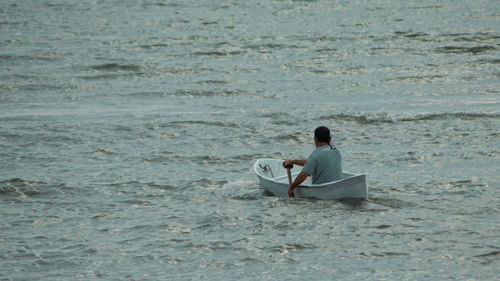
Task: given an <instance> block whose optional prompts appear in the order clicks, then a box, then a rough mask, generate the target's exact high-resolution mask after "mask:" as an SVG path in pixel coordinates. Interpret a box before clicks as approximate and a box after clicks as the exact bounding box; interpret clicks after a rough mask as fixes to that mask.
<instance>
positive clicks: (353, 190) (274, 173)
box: [253, 159, 368, 200]
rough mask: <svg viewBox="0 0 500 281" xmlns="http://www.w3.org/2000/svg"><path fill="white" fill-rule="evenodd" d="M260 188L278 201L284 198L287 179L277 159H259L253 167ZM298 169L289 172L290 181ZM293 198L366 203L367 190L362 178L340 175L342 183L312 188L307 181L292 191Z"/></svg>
mask: <svg viewBox="0 0 500 281" xmlns="http://www.w3.org/2000/svg"><path fill="white" fill-rule="evenodd" d="M253 169H254V171H255V174H256V175H257V177H258V178H259V181H260V185H261V186H262V187H263V188H264V189H265V190H266V191H268V192H270V193H272V194H274V195H275V196H278V197H288V176H287V171H286V169H285V168H283V160H281V159H259V160H257V161H256V162H255V164H254V165H253ZM301 170H302V167H300V166H297V165H295V166H294V167H293V168H292V169H291V174H292V181H293V180H294V179H295V177H296V176H297V175H298V174H299V173H300V171H301ZM294 195H295V198H314V199H322V200H339V199H351V198H352V199H355V198H356V199H366V198H368V186H367V185H366V174H351V173H343V176H342V179H340V180H337V181H332V182H328V183H322V184H312V183H311V177H307V179H306V180H305V181H304V182H303V183H302V184H301V185H299V186H298V187H296V188H295V189H294Z"/></svg>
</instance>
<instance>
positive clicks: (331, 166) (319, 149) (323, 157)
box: [283, 126, 342, 197]
mask: <svg viewBox="0 0 500 281" xmlns="http://www.w3.org/2000/svg"><path fill="white" fill-rule="evenodd" d="M331 141H332V137H331V136H330V130H329V129H328V128H327V127H324V126H320V127H318V128H316V130H314V144H315V145H316V149H315V150H314V151H313V152H312V153H311V155H309V157H308V158H307V160H285V161H283V167H285V168H287V167H289V166H293V165H299V166H303V167H304V168H302V171H301V172H300V173H299V175H298V176H297V177H296V178H295V180H294V181H293V183H292V184H291V185H290V187H289V188H288V196H290V197H294V193H293V190H294V189H295V188H296V187H297V186H299V185H300V184H301V183H302V182H304V180H305V179H306V178H307V177H309V176H311V177H312V183H313V184H321V183H326V182H331V181H335V180H338V179H341V178H342V156H341V155H340V152H339V151H338V149H337V148H336V147H335V146H334V145H331V144H330V143H331Z"/></svg>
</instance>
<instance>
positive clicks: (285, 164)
mask: <svg viewBox="0 0 500 281" xmlns="http://www.w3.org/2000/svg"><path fill="white" fill-rule="evenodd" d="M289 166H292V167H293V160H285V161H283V168H285V169H286V168H288V167H289Z"/></svg>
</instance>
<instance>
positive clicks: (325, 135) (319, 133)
mask: <svg viewBox="0 0 500 281" xmlns="http://www.w3.org/2000/svg"><path fill="white" fill-rule="evenodd" d="M314 140H315V141H317V143H316V145H317V144H318V143H330V141H331V140H332V137H331V136H330V129H328V128H327V127H325V126H320V127H318V128H316V130H314Z"/></svg>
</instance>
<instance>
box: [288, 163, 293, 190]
mask: <svg viewBox="0 0 500 281" xmlns="http://www.w3.org/2000/svg"><path fill="white" fill-rule="evenodd" d="M292 168H293V165H288V166H286V174H287V175H288V188H290V187H291V186H292V172H290V169H292ZM292 197H293V195H292Z"/></svg>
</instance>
